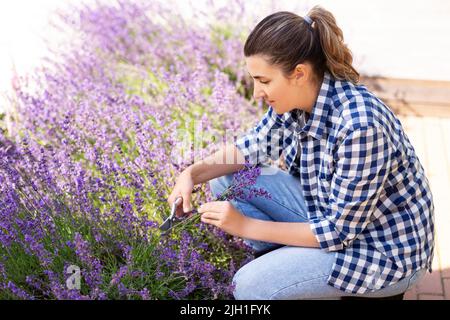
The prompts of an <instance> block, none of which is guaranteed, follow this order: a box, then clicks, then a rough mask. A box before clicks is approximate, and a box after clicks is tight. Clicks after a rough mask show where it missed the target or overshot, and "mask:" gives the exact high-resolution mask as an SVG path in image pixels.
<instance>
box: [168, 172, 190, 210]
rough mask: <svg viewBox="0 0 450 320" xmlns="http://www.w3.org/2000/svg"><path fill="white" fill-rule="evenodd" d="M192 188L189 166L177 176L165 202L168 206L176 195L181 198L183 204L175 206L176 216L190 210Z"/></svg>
mask: <svg viewBox="0 0 450 320" xmlns="http://www.w3.org/2000/svg"><path fill="white" fill-rule="evenodd" d="M193 189H194V180H193V179H192V175H191V171H190V169H189V168H187V169H186V170H184V171H183V172H181V173H180V175H179V176H178V179H177V182H176V184H175V187H174V188H173V190H172V193H171V194H170V196H169V198H168V199H167V202H168V203H169V205H170V206H172V203H173V202H174V201H175V199H176V198H177V197H180V196H181V197H182V198H183V205H182V206H178V207H177V211H176V216H177V217H182V216H184V213H185V212H189V211H191V210H192V206H191V196H192V190H193Z"/></svg>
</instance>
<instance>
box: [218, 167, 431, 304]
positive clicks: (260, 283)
mask: <svg viewBox="0 0 450 320" xmlns="http://www.w3.org/2000/svg"><path fill="white" fill-rule="evenodd" d="M265 173H269V174H265ZM231 181H232V175H231V174H230V175H226V176H223V177H219V178H216V179H213V180H211V181H210V189H211V191H212V193H213V195H214V196H217V195H218V194H220V193H221V192H222V191H223V190H225V188H227V187H228V186H229V185H230V184H231ZM254 187H255V188H263V189H265V190H266V191H268V192H269V193H270V194H271V196H272V197H271V199H266V198H262V197H257V198H253V199H250V200H248V201H244V200H241V199H237V200H232V201H231V202H232V204H233V205H234V206H235V208H236V209H238V210H239V211H240V212H241V213H242V214H244V215H245V216H248V217H251V218H255V219H261V220H267V221H281V222H308V215H307V209H306V208H307V207H306V204H305V200H304V198H303V195H302V191H301V186H300V180H299V179H298V178H296V177H294V176H292V175H290V174H289V173H287V172H285V171H282V170H279V169H277V168H275V167H268V166H263V167H262V173H261V175H260V176H259V177H258V179H257V181H256V185H255V186H254ZM244 241H245V242H246V243H247V244H249V245H250V246H252V247H253V248H254V249H255V251H261V250H266V249H274V250H272V251H270V252H269V253H266V254H264V255H262V256H260V257H259V258H257V259H254V260H252V261H251V262H249V263H247V264H246V265H244V266H243V267H242V268H240V269H239V270H238V271H237V272H236V274H235V275H234V278H233V282H234V284H235V285H236V287H235V291H234V297H235V298H236V299H238V300H247V299H248V300H260V299H264V300H268V299H285V300H286V299H289V300H296V299H339V298H340V297H343V296H364V297H387V296H393V295H397V294H400V293H403V292H405V291H407V290H408V289H409V288H410V287H412V286H413V285H414V284H415V283H417V282H418V281H419V280H420V279H421V278H422V276H423V275H424V274H425V272H426V270H425V269H422V270H420V271H418V272H415V273H413V274H411V275H410V276H408V277H406V278H404V279H402V280H400V281H399V282H397V283H395V284H393V285H391V286H389V287H386V288H383V289H380V290H378V291H375V292H369V293H366V294H363V295H361V294H351V293H346V292H344V291H341V290H339V289H337V288H334V287H332V286H331V285H329V284H328V283H327V278H328V276H329V274H330V272H331V268H332V265H333V263H334V261H335V253H334V252H325V251H324V250H322V249H318V248H307V247H295V246H281V247H280V244H276V243H268V242H263V241H255V240H250V239H244Z"/></svg>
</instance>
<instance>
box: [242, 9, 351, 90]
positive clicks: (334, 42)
mask: <svg viewBox="0 0 450 320" xmlns="http://www.w3.org/2000/svg"><path fill="white" fill-rule="evenodd" d="M244 55H245V56H246V57H250V56H252V55H261V56H263V57H264V58H265V60H266V61H267V62H268V63H269V64H270V65H276V66H278V67H280V68H281V70H282V72H283V75H284V76H285V77H289V75H291V74H292V71H293V70H295V67H296V66H297V64H300V63H304V62H305V61H307V62H309V63H311V65H312V67H313V70H314V73H315V74H316V75H318V76H322V75H323V73H324V72H325V71H328V72H329V73H331V75H332V76H333V77H334V78H336V79H338V80H346V81H350V82H352V83H354V84H356V83H357V82H358V81H359V73H358V72H357V71H356V70H355V68H353V66H352V61H353V57H352V53H351V52H350V50H349V49H348V48H347V46H346V45H345V43H344V37H343V34H342V30H341V29H340V28H339V27H338V26H337V24H336V20H335V18H334V17H333V15H332V14H331V12H329V11H327V10H325V9H323V8H322V7H320V6H315V7H313V8H312V9H311V10H310V11H309V13H308V17H305V18H302V17H300V16H299V15H297V14H295V13H292V12H289V11H280V12H276V13H273V14H271V15H269V16H267V17H265V18H264V19H263V20H261V21H260V22H259V23H258V24H257V25H256V27H255V28H254V29H253V30H252V32H251V33H250V35H249V36H248V38H247V40H246V42H245V45H244Z"/></svg>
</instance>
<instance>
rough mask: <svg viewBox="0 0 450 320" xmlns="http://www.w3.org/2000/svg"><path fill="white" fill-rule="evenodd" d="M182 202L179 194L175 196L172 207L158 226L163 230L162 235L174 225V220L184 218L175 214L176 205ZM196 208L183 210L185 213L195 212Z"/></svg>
mask: <svg viewBox="0 0 450 320" xmlns="http://www.w3.org/2000/svg"><path fill="white" fill-rule="evenodd" d="M182 202H183V198H182V197H181V196H179V197H177V198H176V199H175V201H174V202H173V203H172V209H171V210H170V216H169V217H168V218H167V219H166V220H164V222H163V223H162V224H161V225H160V226H159V230H161V231H164V232H163V233H162V235H163V236H165V235H167V234H168V233H169V232H170V230H171V229H172V228H173V227H174V226H175V222H179V221H182V220H184V218H181V217H180V218H179V217H177V216H176V212H177V207H178V206H179V205H180V204H181V203H182ZM196 212H197V210H196V209H194V210H192V211H189V212H185V213H186V214H192V213H196Z"/></svg>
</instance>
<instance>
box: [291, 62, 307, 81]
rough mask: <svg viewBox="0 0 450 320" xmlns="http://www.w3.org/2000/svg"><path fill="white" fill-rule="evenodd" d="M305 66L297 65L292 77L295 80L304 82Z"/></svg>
mask: <svg viewBox="0 0 450 320" xmlns="http://www.w3.org/2000/svg"><path fill="white" fill-rule="evenodd" d="M305 69H306V66H305V65H304V64H298V65H297V66H296V67H295V70H294V77H295V79H296V80H300V81H302V80H304V78H305V74H306V70H305Z"/></svg>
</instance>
